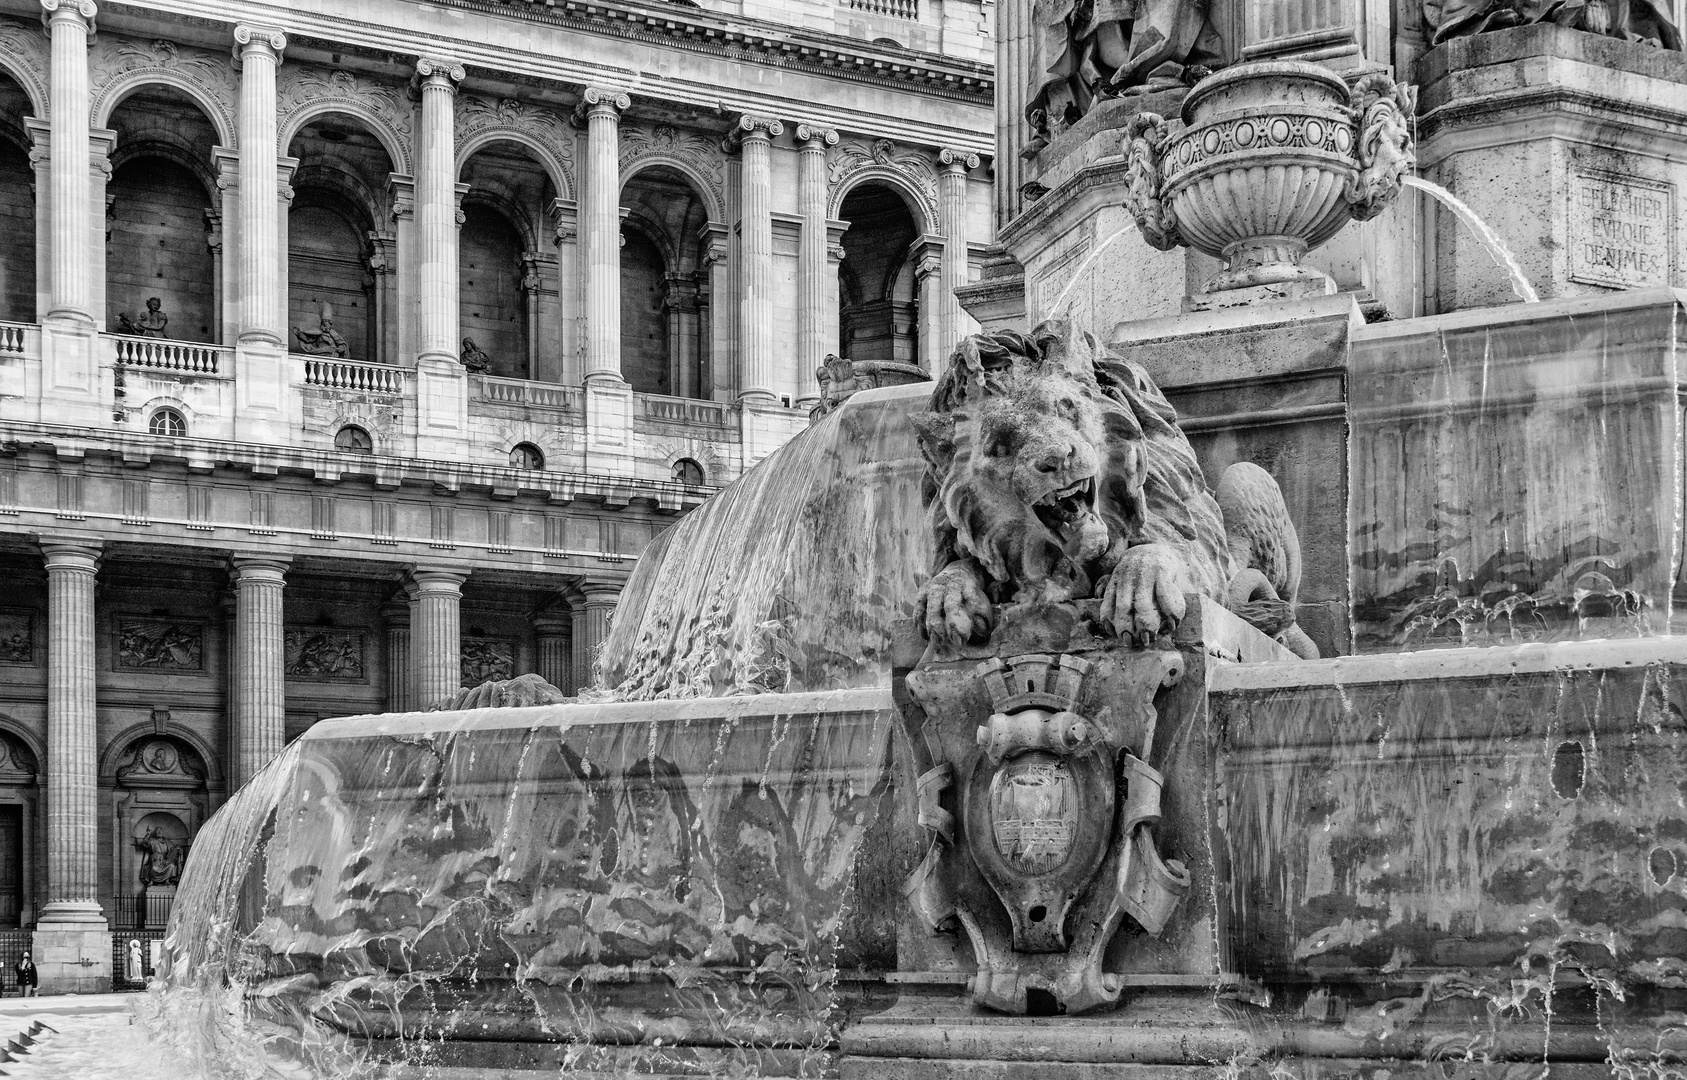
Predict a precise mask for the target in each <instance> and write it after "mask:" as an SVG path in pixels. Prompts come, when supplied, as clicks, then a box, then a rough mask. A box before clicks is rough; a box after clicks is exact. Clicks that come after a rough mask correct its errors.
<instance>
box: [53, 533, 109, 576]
mask: <svg viewBox="0 0 1687 1080" xmlns="http://www.w3.org/2000/svg"><path fill="white" fill-rule="evenodd" d="M40 545H41V554H42V556H44V557H45V558H46V560H47V569H48V570H49V571H51V570H82V571H86V572H87V573H90V574H91V573H93V572H94V571H95V570H97V569H99V565H100V552H101V550H102V548H103V547H104V545H103V544H102V543H101V542H100V541H98V540H81V539H75V538H71V537H51V536H43V537H41V538H40Z"/></svg>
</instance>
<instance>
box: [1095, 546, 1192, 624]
mask: <svg viewBox="0 0 1687 1080" xmlns="http://www.w3.org/2000/svg"><path fill="white" fill-rule="evenodd" d="M1188 591H1189V584H1188V578H1187V575H1186V574H1185V573H1184V566H1183V560H1182V558H1181V557H1179V555H1178V553H1177V551H1176V550H1175V549H1173V548H1171V547H1168V546H1167V545H1165V544H1141V545H1139V546H1137V547H1133V548H1131V549H1129V550H1128V551H1126V552H1125V554H1124V557H1123V558H1122V559H1120V560H1119V565H1118V566H1117V567H1115V568H1114V569H1113V574H1112V576H1111V577H1109V578H1108V579H1107V586H1106V588H1105V589H1104V590H1103V592H1102V594H1101V613H1100V614H1101V621H1102V624H1103V625H1105V626H1109V627H1112V629H1113V632H1114V633H1116V634H1118V635H1120V636H1121V637H1129V638H1141V639H1142V640H1143V641H1145V642H1146V641H1150V640H1152V639H1153V638H1155V637H1156V636H1158V635H1159V634H1160V632H1161V631H1162V630H1165V631H1167V632H1169V631H1171V630H1172V628H1174V627H1175V626H1176V625H1177V624H1178V622H1179V621H1180V620H1181V619H1182V618H1183V616H1184V614H1185V608H1186V605H1185V603H1184V594H1185V593H1186V592H1188Z"/></svg>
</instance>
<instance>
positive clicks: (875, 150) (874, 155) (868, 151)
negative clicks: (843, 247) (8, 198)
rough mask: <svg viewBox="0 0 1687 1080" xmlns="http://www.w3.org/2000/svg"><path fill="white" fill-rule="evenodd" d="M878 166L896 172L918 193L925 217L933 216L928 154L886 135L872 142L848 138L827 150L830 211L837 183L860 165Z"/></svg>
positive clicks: (933, 181) (934, 203) (934, 196)
mask: <svg viewBox="0 0 1687 1080" xmlns="http://www.w3.org/2000/svg"><path fill="white" fill-rule="evenodd" d="M870 168H879V169H887V170H892V171H894V172H896V173H900V174H901V175H902V177H903V178H904V179H905V180H906V181H907V183H908V185H909V187H911V188H912V189H913V190H914V191H915V192H917V193H918V195H919V198H920V202H921V204H922V205H923V206H924V207H925V209H926V220H928V221H936V220H937V170H936V168H934V167H933V166H932V163H931V160H930V158H929V157H928V156H927V155H925V154H922V153H919V152H918V151H914V150H904V149H901V148H900V147H898V146H897V145H896V144H895V143H894V142H892V141H890V140H889V139H875V140H873V141H872V142H865V141H862V140H858V139H857V140H850V141H848V142H844V143H840V144H839V145H838V146H837V147H836V148H835V149H834V150H833V151H832V153H831V154H830V156H829V158H828V163H827V166H826V174H827V178H828V180H829V181H830V187H831V189H832V202H833V204H834V205H833V206H832V213H833V216H834V217H836V216H837V213H836V211H837V206H836V203H837V201H838V196H837V192H838V191H839V189H840V187H841V185H842V184H843V183H844V182H845V181H846V180H848V179H849V178H850V177H851V176H852V175H854V174H855V173H857V172H859V171H861V170H862V169H870Z"/></svg>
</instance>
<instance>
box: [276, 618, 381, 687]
mask: <svg viewBox="0 0 1687 1080" xmlns="http://www.w3.org/2000/svg"><path fill="white" fill-rule="evenodd" d="M282 640H283V648H284V650H285V653H286V670H287V678H289V679H300V680H305V681H308V682H368V681H369V678H368V675H367V674H366V672H365V669H364V655H365V653H364V644H365V643H364V635H363V633H362V632H361V631H358V630H334V629H328V628H324V627H319V626H289V627H287V629H286V631H285V632H284V634H283V639H282Z"/></svg>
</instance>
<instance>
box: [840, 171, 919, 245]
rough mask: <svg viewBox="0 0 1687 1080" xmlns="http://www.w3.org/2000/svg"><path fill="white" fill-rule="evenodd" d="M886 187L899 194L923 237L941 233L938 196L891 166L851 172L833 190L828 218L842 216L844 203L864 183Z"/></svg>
mask: <svg viewBox="0 0 1687 1080" xmlns="http://www.w3.org/2000/svg"><path fill="white" fill-rule="evenodd" d="M874 183H876V184H883V185H884V186H885V187H887V188H889V189H891V190H892V191H894V192H896V194H897V195H898V196H899V197H900V198H901V199H902V201H903V202H904V203H906V204H907V206H908V213H909V214H911V215H912V216H913V218H914V227H915V229H916V230H918V231H919V232H920V233H921V234H927V233H933V232H936V231H937V227H936V225H935V222H936V221H937V202H936V199H935V197H933V196H931V195H929V194H928V193H927V192H924V191H921V190H920V189H919V188H918V187H916V186H914V185H913V184H912V183H910V182H909V180H908V176H907V174H906V173H904V172H902V171H901V170H900V169H897V168H895V167H893V166H890V165H876V164H875V165H864V166H862V167H861V168H859V169H857V170H855V171H854V172H852V173H850V174H849V175H848V176H846V177H844V179H843V180H842V181H841V182H839V184H838V186H837V187H835V188H833V189H832V197H831V199H830V200H829V201H828V203H827V206H826V216H827V217H829V218H831V219H833V220H837V219H838V218H839V217H841V216H842V214H841V213H840V211H842V210H843V204H844V200H845V199H847V198H849V196H850V193H851V192H853V191H854V190H855V189H856V188H858V187H860V186H862V185H863V184H874Z"/></svg>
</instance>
